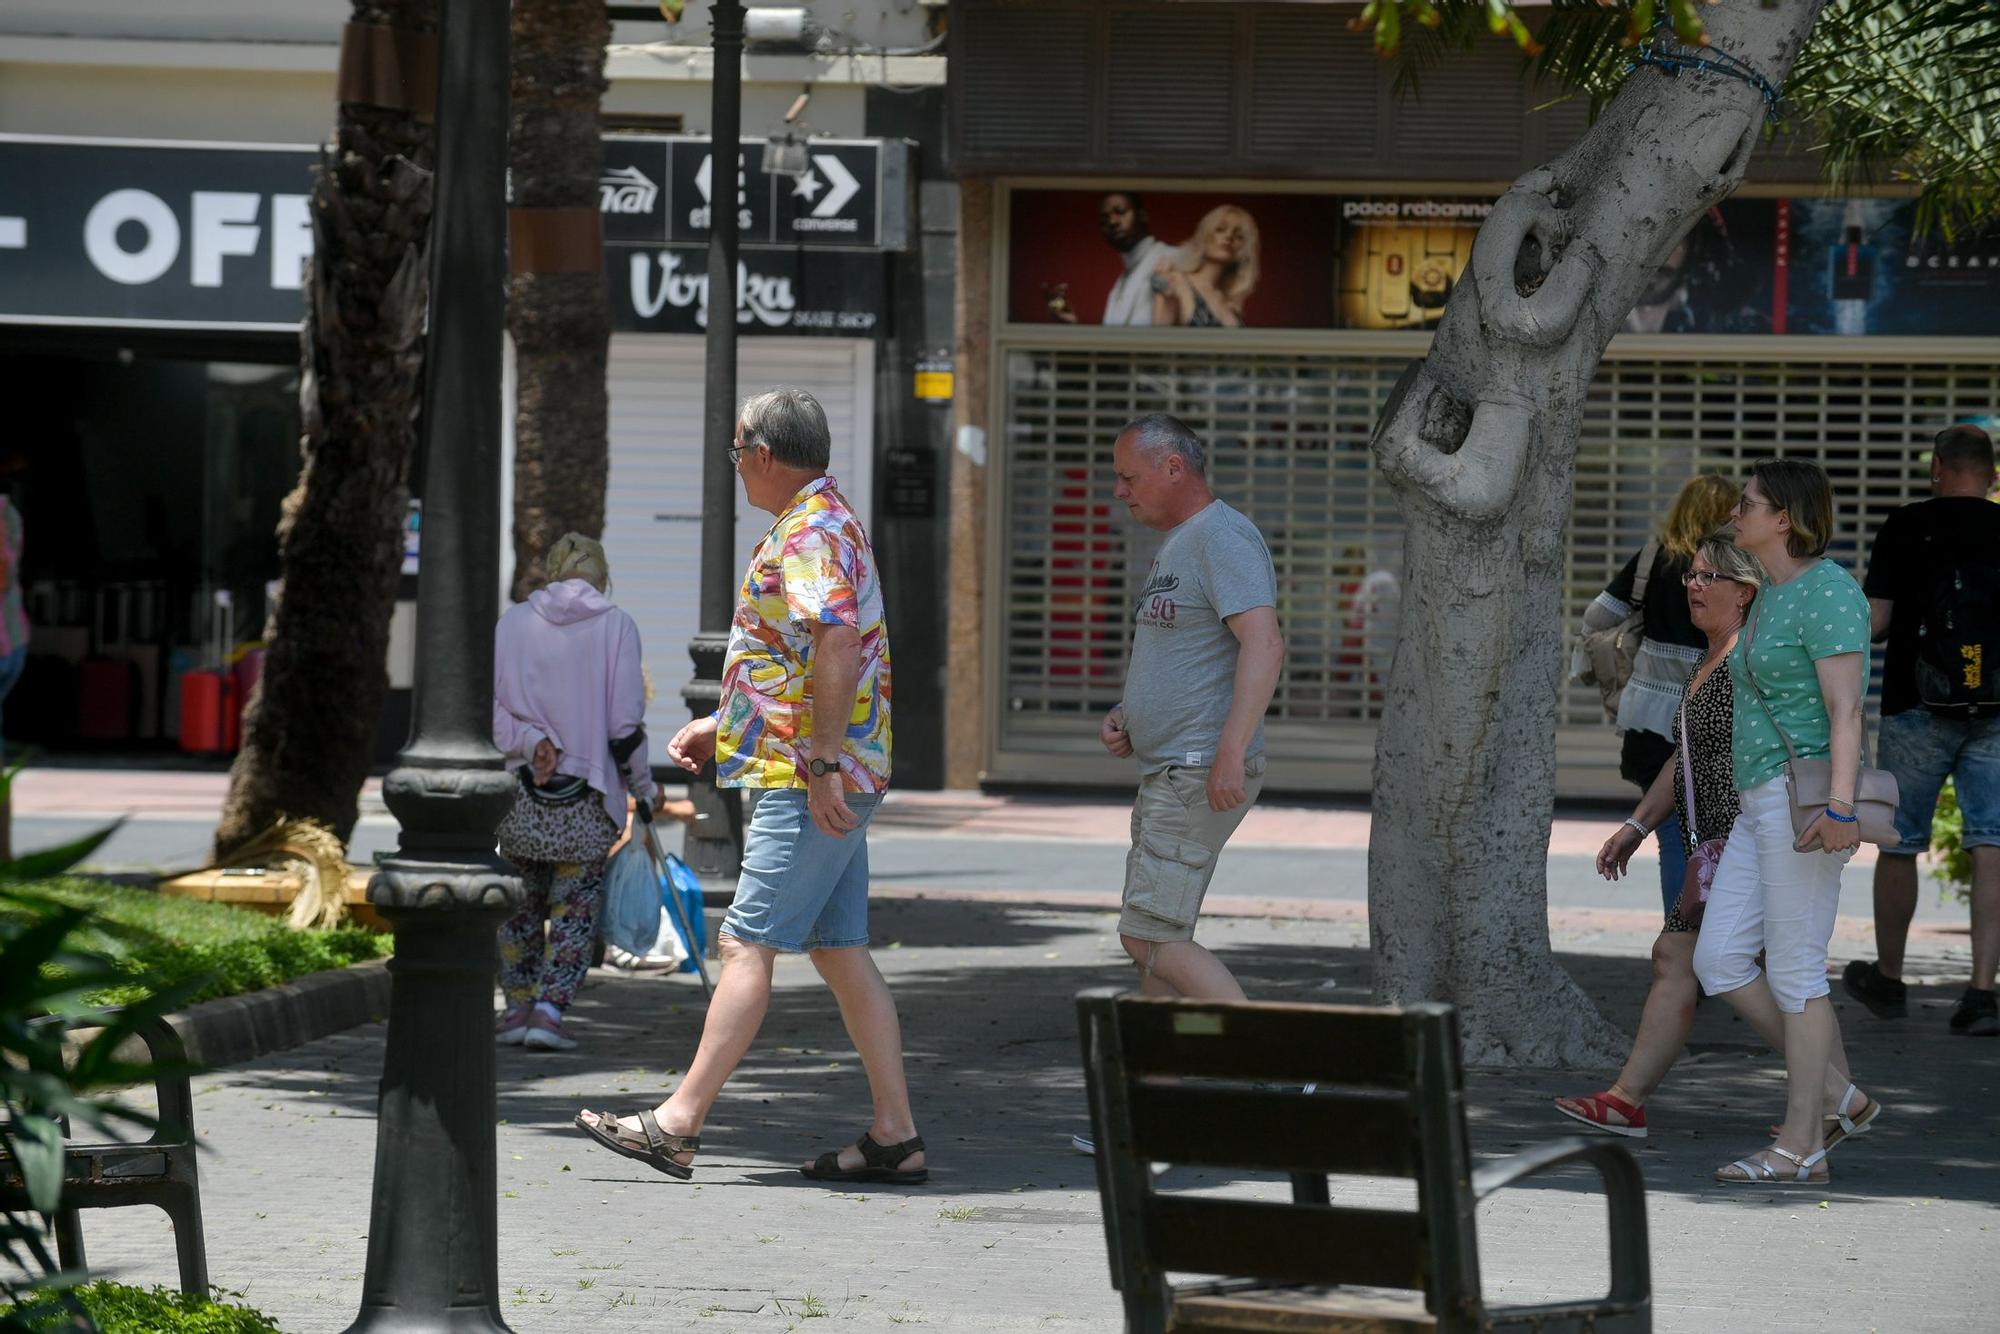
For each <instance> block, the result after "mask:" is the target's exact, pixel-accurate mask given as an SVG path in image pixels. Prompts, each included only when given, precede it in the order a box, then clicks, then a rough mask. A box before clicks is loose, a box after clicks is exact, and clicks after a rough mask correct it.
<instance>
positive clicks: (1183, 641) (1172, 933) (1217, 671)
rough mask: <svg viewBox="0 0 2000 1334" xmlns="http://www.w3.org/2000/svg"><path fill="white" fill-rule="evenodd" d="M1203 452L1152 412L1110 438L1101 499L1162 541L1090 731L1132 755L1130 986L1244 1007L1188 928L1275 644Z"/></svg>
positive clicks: (1241, 777)
mask: <svg viewBox="0 0 2000 1334" xmlns="http://www.w3.org/2000/svg"><path fill="white" fill-rule="evenodd" d="M1206 452H1207V451H1206V450H1205V449H1204V448H1203V446H1202V442H1201V440H1200V438H1199V437H1197V436H1196V435H1195V434H1194V432H1193V431H1191V430H1189V429H1188V428H1187V426H1186V425H1184V424H1183V423H1182V422H1181V421H1179V420H1178V419H1177V418H1174V417H1170V416H1168V415H1166V414H1165V413H1150V414H1148V415H1146V416H1143V417H1140V418H1138V419H1136V420H1135V421H1133V422H1132V423H1131V424H1130V425H1128V426H1126V427H1125V429H1124V430H1123V431H1121V432H1119V435H1118V441H1117V444H1116V445H1115V446H1114V449H1113V455H1112V458H1113V463H1114V466H1115V467H1116V469H1117V472H1118V485H1117V488H1116V490H1115V491H1114V494H1115V495H1116V496H1117V497H1118V499H1120V500H1122V501H1124V502H1125V504H1126V506H1127V507H1128V508H1129V509H1130V510H1131V511H1132V517H1133V518H1134V519H1137V520H1138V521H1139V522H1140V523H1143V524H1145V525H1146V526H1147V527H1148V528H1153V529H1157V530H1159V531H1161V532H1164V533H1165V534H1166V539H1165V541H1163V542H1162V543H1161V544H1160V550H1159V554H1158V555H1157V556H1155V557H1154V558H1153V567H1152V570H1151V571H1150V572H1149V573H1148V574H1147V577H1146V582H1145V584H1144V586H1143V587H1142V588H1141V589H1140V592H1139V597H1138V605H1137V606H1136V607H1135V608H1134V609H1133V615H1132V620H1133V631H1132V658H1131V664H1130V666H1129V667H1128V668H1127V670H1126V675H1125V699H1124V702H1123V703H1121V704H1120V705H1119V706H1118V707H1117V708H1115V709H1113V710H1112V711H1111V713H1110V714H1109V715H1108V716H1107V717H1106V718H1105V720H1104V726H1103V729H1102V731H1101V732H1100V738H1101V739H1102V741H1103V742H1104V747H1105V749H1106V750H1109V751H1110V752H1111V753H1112V754H1113V755H1118V756H1128V755H1129V756H1136V757H1137V759H1138V761H1139V775H1140V777H1139V796H1138V801H1137V805H1136V807H1135V808H1134V811H1133V817H1132V850H1131V852H1130V853H1129V854H1127V856H1126V859H1125V895H1124V909H1123V911H1122V912H1121V913H1120V914H1119V918H1118V934H1119V938H1120V940H1121V941H1122V943H1123V944H1124V946H1125V949H1126V952H1127V953H1129V954H1130V955H1131V956H1132V960H1133V962H1134V963H1136V964H1137V965H1138V966H1139V972H1140V978H1141V986H1142V988H1143V989H1144V990H1145V991H1146V992H1147V993H1148V994H1150V995H1156V996H1187V997H1193V998H1196V999H1201V1000H1242V999H1243V988H1241V987H1240V986H1238V985H1237V984H1236V979H1235V978H1234V977H1232V976H1230V973H1229V969H1228V968H1226V967H1224V966H1223V964H1222V961H1221V960H1220V959H1217V958H1216V957H1215V956H1214V955H1213V954H1211V953H1209V952H1208V950H1206V949H1204V948H1203V947H1202V946H1200V945H1197V944H1195V942H1194V924H1195V919H1196V917H1197V916H1199V914H1200V912H1201V901H1202V897H1203V895H1204V894H1206V893H1207V891H1208V883H1209V880H1210V878H1211V877H1212V876H1213V875H1214V873H1215V858H1216V855H1217V854H1218V853H1220V852H1221V851H1222V845H1223V844H1224V843H1226V842H1228V840H1229V836H1230V835H1231V834H1233V833H1234V832H1236V826H1237V825H1239V824H1241V823H1242V822H1243V817H1244V816H1245V815H1247V814H1248V813H1249V811H1250V804H1251V803H1252V802H1254V801H1255V800H1256V799H1257V794H1258V792H1259V791H1260V790H1262V788H1263V786H1264V711H1265V710H1266V709H1267V708H1269V707H1270V704H1271V692H1272V690H1273V689H1275V688H1276V686H1277V683H1278V672H1279V669H1280V667H1281V665H1282V664H1283V661H1284V654H1285V641H1284V637H1283V636H1282V635H1281V634H1280V633H1279V630H1278V612H1277V600H1278V599H1277V576H1276V574H1275V572H1274V571H1273V570H1272V568H1271V553H1270V551H1269V550H1268V549H1267V548H1266V547H1265V545H1264V538H1263V536H1262V535H1261V534H1260V533H1259V532H1258V531H1257V526H1256V525H1255V524H1253V523H1251V522H1250V520H1248V519H1246V518H1244V517H1243V516H1242V515H1241V514H1239V513H1237V512H1236V511H1235V510H1233V509H1231V508H1230V507H1229V506H1228V505H1225V504H1224V503H1223V502H1221V501H1220V500H1217V499H1216V498H1215V493H1214V492H1212V491H1210V490H1209V487H1208V477H1207V474H1206V457H1205V456H1206Z"/></svg>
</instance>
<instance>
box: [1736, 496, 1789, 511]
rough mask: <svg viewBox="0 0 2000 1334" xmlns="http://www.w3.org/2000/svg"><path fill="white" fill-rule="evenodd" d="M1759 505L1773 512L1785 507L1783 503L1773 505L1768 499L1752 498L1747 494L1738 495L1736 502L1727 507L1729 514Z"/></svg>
mask: <svg viewBox="0 0 2000 1334" xmlns="http://www.w3.org/2000/svg"><path fill="white" fill-rule="evenodd" d="M1759 506H1761V507H1763V508H1764V509H1767V510H1770V511H1771V512H1772V513H1774V514H1775V513H1777V512H1778V511H1779V510H1782V509H1784V508H1785V507H1784V506H1783V505H1773V504H1772V503H1771V502H1770V501H1768V500H1752V499H1751V498H1750V497H1749V496H1738V497H1736V503H1735V504H1734V505H1731V506H1730V507H1729V512H1730V513H1731V514H1741V513H1743V512H1744V511H1745V510H1750V509H1756V508H1758V507H1759Z"/></svg>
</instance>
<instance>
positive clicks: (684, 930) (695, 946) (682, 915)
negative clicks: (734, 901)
mask: <svg viewBox="0 0 2000 1334" xmlns="http://www.w3.org/2000/svg"><path fill="white" fill-rule="evenodd" d="M637 811H638V816H639V833H640V837H641V838H643V839H644V840H645V843H646V856H647V857H649V858H651V859H652V863H653V883H655V884H657V885H661V886H664V889H663V890H662V892H661V895H660V897H661V898H663V899H665V900H666V904H667V911H668V912H670V913H672V914H673V915H674V925H675V926H677V927H679V928H680V933H681V939H682V940H685V941H686V942H687V943H688V953H689V954H692V955H693V956H694V966H695V971H696V972H697V973H699V974H700V975H701V997H702V999H703V1000H708V999H710V998H711V997H713V996H714V995H715V988H714V987H712V986H710V985H709V981H708V964H707V963H705V962H704V961H703V959H702V956H703V955H704V954H705V953H707V951H708V942H707V941H706V940H705V939H703V938H702V937H701V936H698V935H696V934H695V930H694V927H693V926H692V925H690V924H689V922H688V918H687V909H686V908H685V907H683V906H682V904H681V891H680V886H678V885H676V884H675V883H674V878H673V876H671V875H669V874H668V873H667V859H666V856H665V854H663V853H662V852H661V851H660V845H659V843H658V842H657V841H656V840H655V839H654V837H653V808H652V807H651V806H650V805H648V804H647V803H645V802H643V801H642V802H638V803H637Z"/></svg>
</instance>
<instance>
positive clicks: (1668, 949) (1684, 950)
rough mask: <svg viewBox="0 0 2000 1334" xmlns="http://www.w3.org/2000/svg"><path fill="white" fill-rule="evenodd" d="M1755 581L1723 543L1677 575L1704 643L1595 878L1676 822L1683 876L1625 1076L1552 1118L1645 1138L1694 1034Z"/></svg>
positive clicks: (1731, 803)
mask: <svg viewBox="0 0 2000 1334" xmlns="http://www.w3.org/2000/svg"><path fill="white" fill-rule="evenodd" d="M1762 582H1763V571H1762V570H1761V569H1760V568H1758V565H1757V562H1756V561H1755V560H1754V559H1753V558H1752V557H1751V556H1749V555H1748V554H1747V553H1745V552H1744V551H1743V550H1742V549H1741V548H1740V547H1738V546H1736V545H1735V544H1734V543H1732V542H1730V541H1728V540H1726V539H1724V538H1720V537H1711V538H1708V539H1707V540H1706V541H1704V542H1702V543H1701V544H1700V546H1698V547H1697V548H1696V549H1695V553H1694V564H1693V566H1692V568H1690V569H1689V570H1688V571H1687V572H1686V573H1685V574H1683V575H1682V576H1681V577H1680V583H1681V584H1682V585H1683V586H1684V590H1685V591H1684V593H1683V596H1684V598H1685V599H1686V602H1687V611H1688V620H1689V621H1690V622H1691V623H1692V624H1693V625H1694V627H1695V628H1696V629H1698V630H1700V631H1701V633H1702V634H1703V636H1704V637H1705V638H1706V639H1707V641H1708V643H1707V646H1706V649H1705V651H1704V652H1703V653H1702V656H1701V659H1700V660H1699V661H1698V662H1696V663H1695V665H1694V669H1693V670H1692V671H1691V672H1689V673H1688V677H1687V680H1686V681H1685V682H1684V683H1683V684H1684V686H1685V689H1684V690H1683V692H1682V702H1681V704H1680V706H1679V707H1677V708H1676V709H1675V710H1674V720H1673V723H1672V727H1673V732H1672V741H1673V750H1672V752H1671V753H1670V754H1669V755H1668V756H1667V760H1666V763H1665V764H1663V765H1662V766H1661V767H1660V772H1659V776H1658V777H1657V778H1655V779H1654V781H1653V784H1652V786H1651V787H1649V788H1648V789H1647V790H1646V795H1645V796H1644V797H1642V798H1641V799H1640V801H1639V804H1638V806H1637V807H1635V808H1634V809H1633V811H1632V814H1631V815H1630V816H1628V817H1626V820H1625V822H1624V823H1623V824H1621V825H1619V826H1618V828H1617V829H1615V830H1613V831H1612V833H1611V837H1610V838H1608V839H1606V840H1605V841H1604V847H1603V848H1602V849H1600V850H1599V852H1598V854H1597V873H1598V874H1599V875H1601V876H1603V877H1604V878H1605V879H1606V880H1616V879H1618V877H1619V876H1621V875H1623V874H1625V868H1626V864H1627V863H1628V862H1630V861H1631V859H1632V854H1633V853H1634V852H1636V851H1638V848H1639V845H1640V844H1641V843H1643V842H1644V841H1645V840H1646V836H1647V835H1648V834H1650V833H1652V832H1653V831H1654V830H1655V829H1664V828H1667V827H1668V821H1669V820H1674V821H1676V822H1677V824H1676V825H1675V826H1674V827H1675V828H1677V830H1678V833H1677V834H1676V837H1677V839H1678V840H1679V843H1680V851H1681V854H1682V858H1683V860H1684V861H1685V862H1686V863H1687V870H1686V873H1685V874H1684V876H1683V880H1682V884H1681V886H1680V887H1679V889H1678V891H1677V893H1676V897H1675V901H1674V903H1673V904H1672V906H1671V907H1669V909H1668V911H1667V925H1666V929H1665V930H1663V931H1661V932H1660V935H1659V938H1658V939H1657V940H1655V941H1654V942H1653V984H1652V987H1651V989H1650V990H1649V991H1647V993H1646V1007H1645V1009H1644V1011H1642V1012H1641V1014H1640V1018H1639V1032H1638V1035H1637V1036H1636V1037H1635V1038H1634V1039H1633V1042H1632V1055H1631V1057H1630V1058H1629V1059H1627V1060H1626V1062H1625V1068H1624V1069H1622V1070H1620V1071H1619V1072H1618V1078H1617V1079H1615V1080H1613V1081H1612V1084H1611V1087H1610V1088H1608V1089H1606V1090H1604V1092H1602V1093H1593V1094H1591V1095H1590V1096H1589V1097H1586V1098H1557V1099H1556V1110H1557V1111H1559V1112H1561V1113H1562V1114H1563V1115H1564V1116H1567V1117H1569V1118H1570V1119H1572V1120H1575V1121H1581V1122H1582V1123H1583V1124H1585V1125H1587V1126H1589V1127H1590V1128H1591V1129H1593V1130H1602V1131H1604V1132H1606V1133H1608V1134H1612V1135H1623V1136H1626V1137H1628V1138H1631V1139H1644V1138H1645V1137H1646V1101H1647V1099H1649V1098H1651V1097H1652V1095H1653V1091H1654V1090H1655V1089H1657V1088H1658V1087H1659V1086H1660V1081H1661V1080H1662V1079H1664V1078H1666V1074H1667V1070H1668V1069H1669V1068H1670V1067H1671V1066H1672V1065H1673V1063H1674V1061H1675V1060H1676V1059H1678V1058H1679V1056H1680V1054H1681V1048H1682V1047H1684V1046H1685V1045H1686V1044H1687V1035H1688V1030H1689V1029H1691V1028H1692V1027H1693V1026H1694V1003H1695V994H1696V987H1695V980H1694V942H1695V932H1696V931H1697V930H1699V929H1700V925H1701V911H1702V906H1703V905H1702V896H1703V894H1704V893H1705V892H1706V890H1707V885H1706V883H1705V882H1703V881H1702V879H1701V876H1702V874H1703V873H1704V871H1708V872H1712V870H1713V867H1712V865H1709V864H1706V862H1707V859H1706V858H1705V857H1704V852H1706V853H1708V854H1709V855H1711V856H1712V854H1713V852H1714V850H1715V849H1716V847H1717V845H1718V844H1719V842H1720V840H1722V839H1724V838H1727V837H1728V835H1729V827H1730V825H1732V824H1733V823H1735V821H1736V814H1737V806H1736V785H1735V783H1734V782H1733V781H1732V774H1731V770H1730V755H1729V738H1730V733H1731V730H1732V700H1733V691H1732V690H1731V686H1730V680H1729V672H1728V669H1727V668H1725V667H1724V666H1723V661H1724V659H1725V658H1727V657H1728V656H1729V651H1730V650H1731V649H1732V648H1734V647H1735V646H1736V636H1737V632H1738V631H1740V630H1741V629H1742V628H1743V614H1744V611H1745V609H1746V608H1748V607H1749V605H1750V600H1751V599H1752V598H1754V597H1755V596H1757V588H1758V585H1760V584H1761V583H1762ZM1690 779H1692V782H1690V781H1689V780H1690Z"/></svg>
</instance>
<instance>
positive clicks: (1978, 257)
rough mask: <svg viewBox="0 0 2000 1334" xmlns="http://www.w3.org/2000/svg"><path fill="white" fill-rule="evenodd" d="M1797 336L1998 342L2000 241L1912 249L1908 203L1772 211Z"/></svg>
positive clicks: (1911, 205) (1791, 205) (1937, 242)
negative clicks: (1779, 230) (1782, 236)
mask: <svg viewBox="0 0 2000 1334" xmlns="http://www.w3.org/2000/svg"><path fill="white" fill-rule="evenodd" d="M1778 207H1779V210H1780V217H1781V218H1782V220H1783V225H1784V227H1785V229H1786V231H1787V232H1788V234H1789V236H1788V239H1789V245H1788V246H1787V252H1788V253H1787V254H1786V255H1785V256H1784V263H1783V265H1782V266H1781V269H1780V273H1781V282H1782V284H1783V286H1784V288H1785V291H1786V300H1785V304H1784V311H1785V315H1784V323H1783V325H1782V327H1780V328H1779V329H1778V330H1777V332H1780V333H1797V334H1847V335H1853V334H1958V335H1973V336H1986V335H1992V334H2000V234H1993V235H1988V236H1984V237H1976V238H1973V237H1969V238H1963V239H1961V240H1960V241H1959V242H1957V243H1955V244H1954V243H1948V242H1946V241H1945V240H1944V239H1943V238H1942V237H1936V236H1932V237H1927V238H1924V239H1921V240H1919V239H1917V233H1916V229H1915V222H1916V208H1917V206H1916V203H1915V202H1914V201H1913V200H1908V199H1787V200H1781V201H1778Z"/></svg>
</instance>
